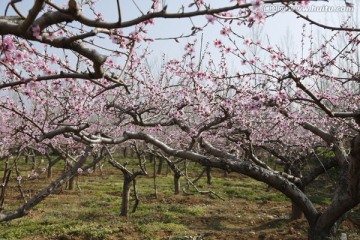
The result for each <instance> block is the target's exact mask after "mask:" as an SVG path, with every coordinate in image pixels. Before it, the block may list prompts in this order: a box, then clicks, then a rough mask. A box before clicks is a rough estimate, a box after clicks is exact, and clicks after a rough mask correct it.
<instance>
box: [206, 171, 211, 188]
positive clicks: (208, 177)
mask: <svg viewBox="0 0 360 240" xmlns="http://www.w3.org/2000/svg"><path fill="white" fill-rule="evenodd" d="M211 180H212V176H211V167H209V166H207V167H206V182H207V184H209V185H211Z"/></svg>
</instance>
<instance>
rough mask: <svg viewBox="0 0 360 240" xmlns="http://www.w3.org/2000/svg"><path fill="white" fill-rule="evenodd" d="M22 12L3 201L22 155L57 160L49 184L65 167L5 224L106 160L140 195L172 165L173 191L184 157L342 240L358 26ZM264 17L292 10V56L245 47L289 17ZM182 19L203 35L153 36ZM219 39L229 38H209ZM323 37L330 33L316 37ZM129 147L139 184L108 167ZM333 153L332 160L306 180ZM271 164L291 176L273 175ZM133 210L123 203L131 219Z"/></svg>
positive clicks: (74, 5) (358, 189)
mask: <svg viewBox="0 0 360 240" xmlns="http://www.w3.org/2000/svg"><path fill="white" fill-rule="evenodd" d="M110 2H111V3H110ZM183 2H185V1H183ZM21 4H23V3H22V2H21V0H11V1H9V2H8V4H7V6H6V9H5V11H4V14H3V16H1V17H0V35H1V39H0V54H1V55H0V70H1V75H0V77H1V80H0V89H1V96H0V108H1V113H0V121H1V123H0V134H1V137H0V141H1V146H0V155H1V159H2V160H1V161H2V163H4V166H5V167H4V174H3V176H4V177H3V181H2V185H1V193H2V194H1V195H4V192H5V190H6V184H7V182H8V181H9V179H12V178H16V179H17V181H18V182H19V185H21V181H22V178H23V177H25V176H22V175H21V173H20V172H19V171H18V169H17V164H16V161H17V159H19V156H23V155H27V156H29V153H31V154H33V155H43V156H48V164H47V171H48V172H50V171H49V170H50V169H51V166H52V165H54V164H55V163H56V162H57V161H61V160H63V161H64V162H65V163H66V164H67V166H68V167H67V168H66V169H67V170H65V171H64V173H63V174H62V175H61V176H57V179H56V180H55V181H54V182H52V183H51V184H50V185H49V186H47V187H46V188H44V189H39V191H38V193H37V194H36V195H34V196H32V197H31V198H30V199H27V201H26V203H24V205H23V206H21V207H20V208H18V209H16V210H12V211H8V210H6V209H5V210H2V211H1V212H0V221H9V220H12V219H15V218H19V217H22V216H24V215H26V214H27V213H28V212H29V211H30V210H31V209H32V208H33V207H34V206H36V205H37V204H38V203H40V202H41V201H42V200H44V199H45V198H46V197H47V196H48V195H49V194H51V193H52V192H53V191H54V190H56V188H57V187H59V186H61V185H63V184H65V183H67V182H69V181H70V180H71V179H73V178H74V176H76V175H77V174H80V173H81V172H83V171H87V170H89V171H91V169H92V167H94V165H96V164H97V163H98V162H99V161H102V160H103V158H105V156H106V158H107V159H108V160H109V161H110V163H111V164H112V165H113V166H114V167H116V168H118V169H120V170H121V171H122V172H123V173H124V176H125V178H124V179H127V181H125V180H124V188H126V189H129V187H130V186H131V183H132V181H133V180H134V179H135V178H136V176H138V175H141V174H146V170H145V168H144V167H143V166H142V161H141V156H142V155H143V154H145V153H146V154H151V155H153V156H156V157H158V158H161V159H162V160H164V161H165V162H166V163H167V164H169V166H170V168H171V169H172V170H173V171H174V176H175V177H174V179H176V177H177V179H178V178H179V177H180V176H181V171H180V170H179V168H178V167H177V165H176V161H177V160H178V159H183V160H189V161H192V162H196V163H199V164H201V165H203V166H204V167H206V168H207V169H210V168H219V169H223V170H224V171H227V172H236V173H241V174H244V175H246V176H249V177H251V178H254V179H256V180H259V181H262V182H264V183H266V184H268V185H270V186H271V187H273V188H274V189H277V190H278V191H280V192H282V193H283V194H285V195H286V196H287V197H288V198H289V199H290V200H291V201H292V203H293V209H294V212H293V217H294V218H297V217H299V216H300V215H301V213H303V214H304V216H305V218H306V219H307V221H308V224H309V233H308V234H309V239H332V238H333V237H335V236H336V229H337V227H338V225H339V224H340V223H341V220H342V219H343V217H344V215H345V214H346V213H347V212H348V211H349V210H351V209H352V208H354V207H355V206H357V205H358V203H359V202H360V174H359V172H360V135H359V129H360V110H359V104H360V95H359V94H360V86H359V84H360V76H359V69H360V65H359V64H360V62H359V50H358V48H359V43H360V36H359V32H360V29H358V28H356V26H355V25H353V23H352V19H350V18H349V19H345V20H344V21H343V22H340V21H339V22H338V23H337V24H335V25H326V24H325V23H321V22H318V21H316V20H314V19H312V18H311V17H309V16H307V15H304V14H303V12H301V11H297V9H299V8H298V7H299V6H302V7H306V6H310V5H312V4H318V1H285V0H264V1H260V0H254V1H245V0H237V1H234V0H230V1H228V3H227V2H225V1H224V2H223V3H221V5H220V6H219V3H214V2H211V1H209V2H208V1H205V0H194V1H187V3H179V4H178V6H176V4H174V6H171V5H169V6H168V5H165V3H164V1H159V0H153V1H148V2H147V3H146V4H145V5H144V6H141V7H139V6H138V5H136V3H135V2H134V6H135V7H136V8H137V13H138V15H135V16H132V17H131V18H124V17H123V15H124V13H126V11H127V8H126V7H128V5H129V3H127V4H128V5H126V6H125V4H122V3H121V2H120V1H119V0H118V1H106V4H109V5H111V6H112V9H113V10H112V11H113V12H112V13H111V14H112V15H114V14H116V16H117V17H116V19H117V20H115V21H113V22H111V21H107V20H106V19H105V17H104V16H106V15H107V14H108V13H106V12H101V11H102V9H103V8H101V4H105V3H104V1H75V0H69V1H48V0H35V1H33V2H32V3H31V5H30V6H26V5H21ZM27 4H29V3H27ZM169 4H173V3H170V2H169ZM123 5H124V6H123ZM267 5H271V6H283V7H284V8H286V9H288V10H289V11H292V14H294V15H296V16H297V17H298V20H297V21H302V22H303V27H302V28H300V29H297V32H298V33H299V41H298V42H297V45H299V49H297V50H296V52H295V53H290V52H288V51H286V49H283V48H282V47H280V46H278V45H276V44H274V45H272V43H271V42H269V41H266V40H263V41H261V40H259V39H251V38H249V37H248V36H244V35H242V32H243V29H247V28H253V27H254V26H257V25H258V24H263V23H264V22H266V21H267V18H269V17H272V18H276V17H277V15H279V14H282V12H279V13H268V12H264V11H263V10H264V9H265V8H263V7H264V6H267ZM344 5H345V6H346V7H348V8H352V7H353V6H352V4H350V3H347V2H345V3H344ZM171 19H177V21H179V23H180V22H185V21H189V19H190V20H191V21H190V22H191V23H192V25H190V26H189V27H188V28H184V30H183V32H182V33H181V34H179V35H177V34H175V35H172V36H169V35H168V34H167V32H163V33H162V36H160V37H158V36H157V37H154V34H153V32H152V30H153V29H154V28H155V27H156V24H157V23H158V22H159V24H164V23H166V22H167V21H172V20H171ZM198 19H201V21H198V22H199V23H197V22H196V21H195V20H198ZM184 26H187V25H184ZM274 27H276V26H274ZM209 28H210V29H215V28H216V29H218V30H219V32H218V34H217V35H216V37H215V38H214V39H205V40H204V39H203V38H201V34H202V32H205V31H206V30H207V29H209ZM314 31H323V32H324V33H326V34H324V35H322V36H321V37H320V38H317V35H316V34H315V33H314ZM155 35H156V34H155ZM159 41H162V44H165V43H166V44H169V45H170V46H173V48H181V49H183V51H182V55H180V56H177V57H170V58H169V57H167V56H166V55H164V57H163V58H162V59H161V61H160V64H158V65H159V66H154V65H152V64H149V61H148V60H149V59H151V58H152V57H153V55H154V53H153V49H155V48H152V46H154V44H157V43H158V42H159ZM234 66H235V67H234ZM130 144H132V145H133V146H142V148H141V149H138V148H137V147H136V152H137V155H138V157H139V159H140V162H139V171H138V172H135V173H133V172H130V171H128V170H127V169H126V167H125V166H123V165H121V164H119V163H118V162H116V160H115V159H114V158H112V157H111V154H112V153H113V152H114V151H118V149H120V148H121V147H125V146H129V145H130ZM65 146H66V150H64V149H65ZM322 153H328V154H327V156H331V157H324V158H321V163H319V164H318V166H317V165H316V164H315V165H314V164H313V165H311V166H310V167H311V168H310V170H308V171H306V172H302V169H303V167H304V165H306V164H307V163H308V161H309V159H310V158H311V157H314V156H316V157H318V156H319V155H321V154H322ZM31 154H30V155H31ZM50 155H56V156H57V157H56V158H55V159H54V158H52V157H51V156H50ZM90 156H93V157H92V159H93V160H92V161H90V162H91V163H90V164H89V161H87V160H88V159H89V158H90ZM269 158H271V159H273V160H274V161H276V162H278V163H281V164H282V165H284V171H282V172H279V171H276V170H275V169H273V168H272V167H271V166H270V165H268V164H266V163H267V162H268V161H267V160H268V159H269ZM69 159H70V160H69ZM331 167H337V168H338V169H339V172H340V174H339V176H338V179H337V182H336V184H337V186H336V189H335V190H334V192H333V198H332V200H331V203H330V204H329V205H328V206H327V208H325V209H322V210H320V209H317V208H316V207H315V206H314V204H313V203H312V202H311V200H310V199H309V198H308V196H307V194H306V192H305V187H306V185H307V184H309V183H310V182H311V181H313V180H314V179H315V178H316V177H318V176H319V175H320V174H322V173H323V172H325V171H326V169H328V168H331ZM33 170H34V171H33V174H34V175H36V174H38V173H37V169H36V168H34V169H33ZM44 171H45V170H44ZM49 174H50V173H49ZM125 182H126V183H127V185H126V184H125ZM178 190H179V188H177V191H178ZM175 192H176V187H175ZM0 197H1V196H0ZM0 200H1V199H0ZM0 203H1V202H0ZM0 207H1V205H0ZM127 207H128V206H127V203H126V199H125V201H123V206H122V212H126V208H127Z"/></svg>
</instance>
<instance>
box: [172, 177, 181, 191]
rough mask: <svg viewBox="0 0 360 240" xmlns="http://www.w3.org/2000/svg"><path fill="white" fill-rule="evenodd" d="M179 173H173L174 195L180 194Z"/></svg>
mask: <svg viewBox="0 0 360 240" xmlns="http://www.w3.org/2000/svg"><path fill="white" fill-rule="evenodd" d="M180 177H181V174H180V173H174V193H175V194H180Z"/></svg>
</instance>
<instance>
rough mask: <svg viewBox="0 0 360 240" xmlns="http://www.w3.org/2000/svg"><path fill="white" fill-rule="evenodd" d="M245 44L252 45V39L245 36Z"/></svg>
mask: <svg viewBox="0 0 360 240" xmlns="http://www.w3.org/2000/svg"><path fill="white" fill-rule="evenodd" d="M244 44H245V45H247V46H250V45H251V44H252V41H251V40H250V39H248V38H245V39H244Z"/></svg>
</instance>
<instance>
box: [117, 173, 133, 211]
mask: <svg viewBox="0 0 360 240" xmlns="http://www.w3.org/2000/svg"><path fill="white" fill-rule="evenodd" d="M131 183H132V177H131V176H125V174H124V183H123V191H122V201H121V210H120V215H121V216H124V217H128V216H129V208H130V189H131Z"/></svg>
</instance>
